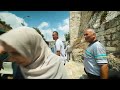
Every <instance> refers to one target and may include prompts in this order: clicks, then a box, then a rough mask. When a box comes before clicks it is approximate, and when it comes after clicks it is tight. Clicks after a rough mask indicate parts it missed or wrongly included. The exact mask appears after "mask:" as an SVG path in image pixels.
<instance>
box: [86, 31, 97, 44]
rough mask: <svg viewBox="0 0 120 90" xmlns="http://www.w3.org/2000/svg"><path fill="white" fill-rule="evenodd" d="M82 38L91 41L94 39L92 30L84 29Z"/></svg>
mask: <svg viewBox="0 0 120 90" xmlns="http://www.w3.org/2000/svg"><path fill="white" fill-rule="evenodd" d="M84 38H85V40H86V41H87V42H89V43H91V42H93V41H94V40H95V38H96V36H95V34H94V33H93V32H92V31H89V30H85V31H84Z"/></svg>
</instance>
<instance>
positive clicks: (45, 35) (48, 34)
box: [40, 29, 53, 41]
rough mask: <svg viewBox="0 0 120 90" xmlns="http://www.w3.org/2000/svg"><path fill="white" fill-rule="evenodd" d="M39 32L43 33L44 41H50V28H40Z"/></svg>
mask: <svg viewBox="0 0 120 90" xmlns="http://www.w3.org/2000/svg"><path fill="white" fill-rule="evenodd" d="M40 31H41V33H42V34H43V35H44V38H45V39H46V41H52V40H53V39H52V30H51V29H46V30H40Z"/></svg>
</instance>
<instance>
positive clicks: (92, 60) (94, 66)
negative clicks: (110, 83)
mask: <svg viewBox="0 0 120 90" xmlns="http://www.w3.org/2000/svg"><path fill="white" fill-rule="evenodd" d="M84 38H85V40H86V41H87V42H88V43H89V45H88V47H87V49H86V50H85V53H84V61H83V63H84V70H85V72H86V74H87V75H88V78H89V79H108V60H107V55H106V50H105V47H104V46H103V45H102V44H101V43H100V42H99V41H98V40H97V38H96V33H95V31H94V30H93V29H91V28H88V29H85V30H84Z"/></svg>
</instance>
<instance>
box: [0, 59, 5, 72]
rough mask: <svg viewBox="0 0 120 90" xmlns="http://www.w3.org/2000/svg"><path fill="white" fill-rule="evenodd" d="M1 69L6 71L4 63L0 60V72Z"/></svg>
mask: <svg viewBox="0 0 120 90" xmlns="http://www.w3.org/2000/svg"><path fill="white" fill-rule="evenodd" d="M1 69H4V68H3V62H2V61H1V60H0V70H1Z"/></svg>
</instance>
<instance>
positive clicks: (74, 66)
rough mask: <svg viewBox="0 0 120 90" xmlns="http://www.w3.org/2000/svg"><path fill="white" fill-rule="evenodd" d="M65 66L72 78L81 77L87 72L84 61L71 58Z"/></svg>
mask: <svg viewBox="0 0 120 90" xmlns="http://www.w3.org/2000/svg"><path fill="white" fill-rule="evenodd" d="M65 67H66V70H67V74H68V76H69V78H70V79H80V76H82V75H83V74H85V73H84V66H83V63H78V62H74V61H72V60H70V61H69V62H67V63H66V65H65Z"/></svg>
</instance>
